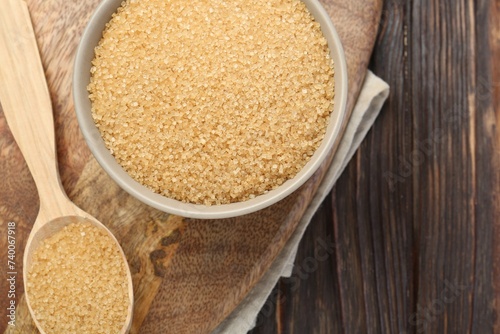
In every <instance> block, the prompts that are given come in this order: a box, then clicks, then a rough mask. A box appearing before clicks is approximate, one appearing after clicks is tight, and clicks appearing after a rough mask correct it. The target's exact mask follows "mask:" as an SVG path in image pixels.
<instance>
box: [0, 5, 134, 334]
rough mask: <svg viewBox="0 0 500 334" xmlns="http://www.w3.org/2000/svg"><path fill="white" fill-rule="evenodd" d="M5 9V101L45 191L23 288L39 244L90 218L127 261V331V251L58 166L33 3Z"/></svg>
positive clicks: (1, 40) (0, 55) (0, 65)
mask: <svg viewBox="0 0 500 334" xmlns="http://www.w3.org/2000/svg"><path fill="white" fill-rule="evenodd" d="M0 8H1V10H0V103H1V105H2V108H3V112H4V115H5V118H6V119H7V122H8V124H9V127H10V130H11V132H12V134H13V136H14V139H15V140H16V142H17V144H18V146H19V148H20V150H21V152H22V154H23V156H24V158H25V160H26V163H27V165H28V167H29V170H30V172H31V174H32V176H33V179H34V181H35V184H36V186H37V189H38V192H39V194H40V210H39V212H38V216H37V218H36V220H35V223H34V225H33V229H32V231H31V233H30V236H29V238H28V241H27V244H26V249H25V252H24V258H23V275H24V291H27V289H26V288H27V280H28V272H29V269H30V267H31V264H32V256H33V253H34V251H35V250H36V249H37V247H38V246H39V245H40V243H41V242H42V241H43V240H44V239H46V238H48V237H50V236H52V235H54V234H55V233H57V232H58V231H59V230H61V229H62V228H63V227H64V226H66V225H68V224H70V223H74V222H90V223H91V224H92V225H94V226H96V227H99V228H101V229H103V230H105V231H106V232H107V234H108V235H109V238H112V239H113V240H114V242H115V243H116V245H117V247H118V248H119V249H120V251H121V255H122V258H123V261H124V263H125V265H126V268H127V276H128V294H129V299H130V305H129V308H128V315H127V318H126V322H125V324H124V326H123V328H122V330H121V331H120V333H127V332H128V331H129V329H130V325H131V321H132V309H133V291H132V290H133V288H132V278H131V275H130V269H129V267H128V264H127V260H126V258H125V254H124V253H123V250H122V249H121V247H120V245H119V244H118V241H117V240H116V238H115V237H114V236H113V234H112V233H111V232H110V231H109V230H108V229H107V228H106V227H105V226H104V225H103V224H101V223H100V222H99V221H97V220H96V219H95V218H94V217H92V216H91V215H89V214H88V213H86V212H84V211H82V210H81V209H79V208H78V207H77V206H76V205H75V204H73V203H72V202H71V201H70V199H69V198H68V197H67V195H66V193H65V192H64V190H63V188H62V185H61V181H60V178H59V173H58V168H57V159H56V145H55V134H54V120H53V115H52V104H51V101H50V95H49V91H48V88H47V83H46V81H45V75H44V71H43V68H42V63H41V60H40V55H39V51H38V47H37V44H36V40H35V35H34V32H33V27H32V23H31V18H30V15H29V11H28V7H27V5H26V3H25V2H24V1H22V0H0ZM96 256H98V254H96ZM26 300H27V302H28V307H29V310H30V312H31V315H32V317H33V319H34V321H35V323H36V325H37V327H38V329H39V330H40V332H41V333H45V332H44V330H43V328H41V327H40V323H39V322H38V321H37V319H36V318H35V317H34V313H33V310H32V308H31V306H30V302H29V296H28V294H27V293H26ZM103 312H105V310H103Z"/></svg>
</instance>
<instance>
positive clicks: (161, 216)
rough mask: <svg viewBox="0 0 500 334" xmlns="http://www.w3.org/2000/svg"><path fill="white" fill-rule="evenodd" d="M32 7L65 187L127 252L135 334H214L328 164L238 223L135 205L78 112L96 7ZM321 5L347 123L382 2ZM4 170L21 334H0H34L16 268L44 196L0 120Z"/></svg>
mask: <svg viewBox="0 0 500 334" xmlns="http://www.w3.org/2000/svg"><path fill="white" fill-rule="evenodd" d="M27 2H28V6H29V9H30V12H31V16H32V21H33V25H34V29H35V33H36V36H37V41H38V45H39V49H40V53H41V57H42V62H43V65H44V69H45V75H46V78H47V82H48V87H49V91H50V93H51V99H52V104H53V108H54V118H55V125H56V140H57V149H58V161H59V170H60V174H61V178H62V182H63V186H64V188H65V190H66V192H67V193H68V196H69V197H70V198H71V199H72V200H73V201H74V202H75V203H76V204H77V205H79V206H80V207H81V208H82V209H84V210H85V211H87V212H89V213H90V214H91V215H93V216H95V217H96V218H97V219H98V220H100V221H101V222H103V223H104V224H105V225H107V226H108V227H109V228H110V229H111V231H112V232H113V233H114V234H115V235H116V237H117V239H118V240H119V241H120V243H121V245H122V247H123V248H124V251H125V253H126V256H127V259H128V262H129V264H130V267H131V270H132V275H133V281H134V290H135V301H136V304H135V305H136V307H135V310H134V322H133V325H132V331H131V332H132V333H165V332H172V333H209V332H210V331H211V330H212V329H214V328H215V327H216V326H217V325H218V324H219V323H220V322H221V321H222V320H223V319H224V318H225V317H226V316H227V315H228V314H229V313H230V312H231V311H232V310H233V309H234V307H235V306H236V305H238V303H239V302H240V301H241V300H242V299H243V297H244V296H245V295H246V294H247V293H248V292H249V290H250V289H251V288H252V287H253V286H254V285H255V284H256V282H258V280H259V279H260V278H261V277H262V275H263V273H264V272H265V271H266V269H267V268H268V267H269V266H270V264H271V263H272V261H273V259H274V258H275V257H276V255H277V254H278V252H279V251H280V249H281V248H282V247H283V245H284V244H285V242H286V241H287V240H288V238H289V236H290V235H291V233H292V232H293V230H294V228H295V227H296V224H297V223H298V221H299V220H300V217H301V216H302V214H303V213H304V211H305V209H306V208H307V205H308V203H309V202H310V200H311V198H312V196H313V195H314V193H315V191H316V189H317V187H318V185H319V183H320V182H321V179H322V177H323V175H324V172H325V171H326V168H327V167H328V164H329V162H330V161H326V162H325V163H324V164H323V166H322V167H321V168H320V170H319V171H318V172H317V173H316V174H315V175H314V176H313V177H312V178H311V179H310V180H309V181H308V182H307V183H306V184H305V185H304V186H303V187H301V188H300V189H299V190H298V191H296V192H295V193H294V194H292V195H291V196H289V197H287V198H286V199H284V200H283V201H281V202H280V203H278V204H277V205H275V206H273V207H271V208H268V209H265V210H263V211H261V212H258V213H255V214H251V215H247V216H244V217H240V218H233V219H225V220H213V221H203V220H192V219H183V218H181V217H176V216H170V215H168V214H165V213H163V212H159V211H157V210H154V209H152V208H150V207H147V206H146V205H143V204H141V203H139V202H138V201H136V200H135V199H134V198H131V197H130V196H129V195H127V194H126V193H125V192H123V191H122V190H121V189H120V188H119V187H118V186H117V185H116V184H115V183H114V182H112V180H111V179H110V178H109V177H108V176H107V175H106V174H105V173H104V172H103V171H102V169H101V168H100V167H99V166H98V164H97V162H96V161H95V160H94V159H93V157H92V156H91V155H90V153H89V151H88V149H87V147H86V145H85V143H84V141H83V138H82V136H81V134H80V132H79V129H78V125H77V122H76V117H75V115H74V112H73V104H72V99H71V75H72V63H73V57H74V53H75V50H76V46H77V43H78V41H79V37H80V35H81V33H82V31H83V28H84V26H85V24H86V23H87V21H88V19H89V17H90V15H91V13H92V11H93V9H94V8H95V6H96V5H97V4H98V1H97V0H85V1H75V0H71V1H66V0H45V1H40V0H28V1H27ZM324 5H325V8H326V9H327V10H328V12H329V14H330V15H331V16H332V19H333V21H334V23H335V24H336V27H337V29H338V32H339V34H340V36H341V39H342V41H343V43H344V47H345V51H346V55H347V63H348V70H349V92H350V93H349V101H348V112H349V113H350V111H351V110H352V107H353V105H354V101H355V99H356V97H357V94H358V93H359V88H360V86H361V84H362V82H363V79H364V76H365V73H366V68H367V66H368V62H369V59H370V55H371V51H372V47H373V44H374V42H375V37H376V32H377V27H378V20H379V17H380V13H381V1H378V0H372V1H369V2H366V1H361V0H356V1H351V2H348V3H346V2H342V1H337V0H325V1H324ZM348 116H349V115H348ZM348 118H349V117H347V118H346V122H347V120H348ZM331 156H333V151H332V154H331ZM331 156H330V158H331ZM0 170H1V171H2V178H1V180H0V229H2V230H6V228H7V227H6V226H7V223H8V222H15V223H16V244H17V253H16V259H17V268H16V269H17V272H18V273H19V274H18V275H17V280H16V297H17V299H16V303H17V307H18V308H17V313H16V316H17V318H16V327H9V328H7V325H6V323H5V322H4V321H3V320H4V319H5V318H6V317H2V321H0V332H4V331H7V332H12V333H36V329H35V328H34V326H33V323H32V322H31V319H30V317H29V314H28V312H27V310H26V305H25V303H24V299H23V297H22V296H23V291H22V276H21V274H20V273H21V272H22V268H21V267H20V266H21V262H22V261H21V260H20V259H22V256H23V249H24V244H25V242H26V238H27V236H28V234H29V231H30V228H31V226H32V224H33V221H34V219H35V216H36V213H37V210H38V195H37V192H36V189H35V187H34V184H33V181H32V178H31V176H30V174H29V172H28V170H27V168H26V166H25V163H24V160H23V159H22V157H21V155H20V152H19V150H18V148H17V147H16V144H15V143H14V141H13V139H12V136H11V134H10V132H9V129H8V126H7V124H6V122H5V120H4V118H3V114H2V113H1V112H0ZM2 235H3V232H2ZM6 253H7V240H6V238H2V239H1V240H0V255H1V256H0V258H1V260H2V261H3V262H2V263H5V262H6ZM2 270H3V268H2ZM8 290H9V285H8V282H6V281H5V280H2V281H1V282H0V296H7V294H8ZM7 302H8V300H7V299H5V298H3V297H2V298H0V308H1V309H2V310H6V307H7ZM2 314H3V313H2Z"/></svg>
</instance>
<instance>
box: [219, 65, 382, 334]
mask: <svg viewBox="0 0 500 334" xmlns="http://www.w3.org/2000/svg"><path fill="white" fill-rule="evenodd" d="M388 95H389V86H388V85H387V83H385V82H384V81H383V80H382V79H380V78H378V77H377V76H376V75H374V74H373V73H372V72H371V71H368V73H367V75H366V78H365V81H364V83H363V87H362V89H361V92H360V95H359V97H358V101H357V103H356V105H355V107H354V110H353V112H352V115H351V119H350V120H349V123H348V125H347V128H346V132H345V133H344V137H343V138H342V141H341V143H340V145H339V148H338V150H337V152H336V154H335V156H334V158H333V161H332V163H331V165H330V167H329V169H328V171H327V173H326V175H325V177H324V179H323V181H322V183H321V185H320V187H319V188H318V191H317V193H316V194H315V196H314V198H313V200H312V201H311V203H310V204H309V207H308V209H307V210H306V212H305V214H304V216H303V217H302V219H301V221H300V223H299V225H298V226H297V229H296V230H295V232H294V233H293V235H292V236H291V238H290V240H288V242H287V244H286V245H285V247H284V248H283V250H282V251H281V252H280V254H279V255H278V257H277V258H276V260H275V261H274V263H273V264H272V265H271V268H270V269H269V270H268V272H267V273H266V274H265V275H264V277H263V278H262V279H261V281H260V282H259V283H257V285H256V286H255V287H254V288H253V289H252V291H250V293H249V294H248V295H247V296H246V297H245V299H244V300H243V301H242V303H241V304H240V305H239V306H238V307H237V308H236V309H235V310H234V311H233V312H232V313H231V314H230V315H229V316H228V317H227V318H226V320H224V322H223V323H221V324H220V325H219V326H218V327H217V328H216V329H215V330H214V331H213V334H240V333H241V334H244V333H247V332H248V331H249V330H251V329H252V328H254V327H255V326H256V325H258V324H257V316H258V314H259V312H260V311H261V310H263V314H264V312H265V311H266V310H265V304H266V301H267V302H268V303H269V302H270V303H273V302H276V301H275V300H273V298H269V296H270V294H271V292H272V290H273V288H274V286H275V285H276V283H277V282H278V280H279V279H280V277H290V276H291V275H292V273H293V268H294V261H295V257H296V254H297V249H298V245H299V243H300V240H301V239H302V236H303V234H304V232H305V230H306V228H307V226H308V225H309V222H310V221H311V219H312V217H313V216H314V213H315V212H316V211H317V209H318V207H319V206H320V205H321V203H322V202H323V200H324V199H325V197H326V196H327V195H328V193H329V192H330V191H331V189H332V188H333V185H334V184H335V182H336V181H337V179H338V178H339V177H340V175H341V174H342V172H343V170H344V169H345V167H346V166H347V164H348V162H349V161H350V160H351V158H352V156H353V155H354V153H355V152H356V150H357V148H358V147H359V145H360V144H361V142H362V140H363V139H364V137H365V136H366V134H367V133H368V131H369V129H370V128H371V126H372V125H373V123H374V121H375V119H376V118H377V116H378V114H379V113H380V110H381V109H382V106H383V104H384V102H385V101H386V99H387V97H388ZM271 306H272V305H269V308H268V309H269V310H271ZM263 308H264V309H263ZM264 315H265V314H264Z"/></svg>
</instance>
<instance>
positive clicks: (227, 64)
mask: <svg viewBox="0 0 500 334" xmlns="http://www.w3.org/2000/svg"><path fill="white" fill-rule="evenodd" d="M73 96H74V102H75V111H76V114H77V118H78V122H79V125H80V129H81V131H82V133H83V136H84V137H85V140H86V142H87V144H88V146H89V148H90V150H91V151H92V153H93V155H94V156H95V158H96V159H97V161H98V162H99V163H100V165H101V166H102V167H103V169H104V170H105V171H106V172H107V173H108V174H109V175H110V176H111V177H112V178H113V179H114V180H115V181H116V182H117V183H118V184H119V185H120V186H121V187H122V188H123V189H124V190H125V191H127V192H128V193H130V194H131V195H133V196H135V197H136V198H137V199H139V200H141V201H142V202H144V203H146V204H148V205H150V206H152V207H155V208H157V209H160V210H162V211H165V212H168V213H172V214H176V215H180V216H183V217H191V218H202V219H213V218H227V217H234V216H240V215H244V214H248V213H251V212H255V211H258V210H261V209H263V208H265V207H268V206H270V205H272V204H274V203H276V202H278V201H279V200H281V199H283V198H284V197H286V196H288V195H289V194H291V193H292V192H293V191H295V190H296V189H297V188H299V187H300V186H301V185H302V184H304V182H306V181H307V180H308V179H309V178H310V177H311V176H312V174H314V172H315V171H316V170H317V169H318V168H319V166H320V165H321V164H322V163H323V162H324V160H325V159H326V157H327V156H328V155H329V153H330V151H331V149H332V147H333V144H334V142H335V141H336V140H338V139H339V138H338V136H339V132H340V128H341V125H342V121H343V118H344V114H345V105H346V99H347V70H346V63H345V58H344V53H343V50H342V45H341V42H340V39H339V37H338V35H337V33H336V31H335V28H334V26H333V24H332V22H331V19H330V17H329V15H328V13H327V12H326V11H325V10H324V9H323V7H322V6H321V4H320V3H319V2H318V1H317V0H304V1H299V0H266V1H262V0H232V1H226V0H213V1H203V0H191V1H187V2H186V1H184V0H170V1H165V0H125V1H122V0H104V1H103V2H102V3H101V4H100V6H99V7H98V8H97V10H96V12H95V13H94V15H93V16H92V18H91V19H90V22H89V23H88V26H87V28H86V30H85V31H84V34H83V36H82V39H81V42H80V45H79V47H78V51H77V55H76V59H75V67H74V78H73Z"/></svg>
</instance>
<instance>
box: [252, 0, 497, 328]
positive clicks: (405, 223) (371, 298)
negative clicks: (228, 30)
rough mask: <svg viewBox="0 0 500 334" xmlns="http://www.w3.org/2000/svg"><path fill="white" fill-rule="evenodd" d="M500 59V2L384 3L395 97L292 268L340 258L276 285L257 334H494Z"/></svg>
mask: <svg viewBox="0 0 500 334" xmlns="http://www.w3.org/2000/svg"><path fill="white" fill-rule="evenodd" d="M499 59H500V1H498V0H485V1H472V0H470V1H469V0H459V1H442V0H441V1H440V0H428V1H418V2H417V1H400V0H387V1H385V2H384V8H383V14H382V20H381V25H380V28H379V35H378V38H377V42H376V45H375V48H374V53H373V56H372V59H371V64H370V69H372V70H373V71H374V72H375V74H377V75H379V76H380V77H382V78H383V79H384V80H385V81H386V82H388V83H389V84H390V86H391V94H390V97H389V100H388V101H387V103H386V104H385V107H384V109H383V110H382V112H381V114H380V116H379V118H378V120H377V122H376V123H375V125H374V127H373V128H372V130H371V132H370V133H369V134H368V137H367V138H366V140H365V141H364V142H363V144H362V145H361V147H360V149H359V151H358V152H357V154H356V155H355V157H354V158H353V160H352V161H351V163H350V165H349V166H348V168H347V169H346V171H345V173H344V174H343V176H342V177H341V178H340V179H339V181H338V183H337V184H336V187H335V188H334V189H333V191H332V193H331V194H330V196H329V197H328V198H327V199H326V200H325V201H324V203H323V204H322V206H321V209H320V210H319V211H318V212H317V215H316V217H315V218H314V219H313V221H312V223H311V225H310V227H309V230H308V231H307V232H306V235H305V236H304V238H303V240H302V243H301V245H300V247H299V252H298V256H297V259H296V262H295V266H296V267H297V268H301V267H303V265H304V263H305V262H304V261H307V259H308V258H311V257H314V254H315V249H316V248H317V247H318V241H319V240H321V239H323V238H324V239H325V240H329V241H331V242H332V245H333V246H332V247H333V248H332V249H333V250H334V252H333V253H332V256H331V257H330V258H329V259H328V260H327V261H322V262H318V268H317V270H316V271H314V272H311V273H309V275H308V276H307V277H304V278H303V279H300V280H299V284H298V285H297V284H292V283H293V281H292V280H291V279H283V280H281V281H280V283H279V284H278V285H277V286H276V288H275V291H274V292H273V295H274V298H273V299H270V300H268V301H267V303H266V306H265V307H264V308H263V310H262V312H261V315H260V320H259V321H258V323H259V326H258V327H257V328H256V329H255V330H253V331H252V334H267V333H399V334H406V333H478V334H489V333H499V332H500V322H499V318H498V312H499V305H500V304H499V302H500V299H499V297H500V285H499V280H500V265H499V264H500V198H499V194H500V164H499V162H500V160H499V159H500V134H499V131H498V126H499V124H500V63H499V61H498V60H499ZM296 277H298V276H297V275H296ZM275 301H278V302H275Z"/></svg>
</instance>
